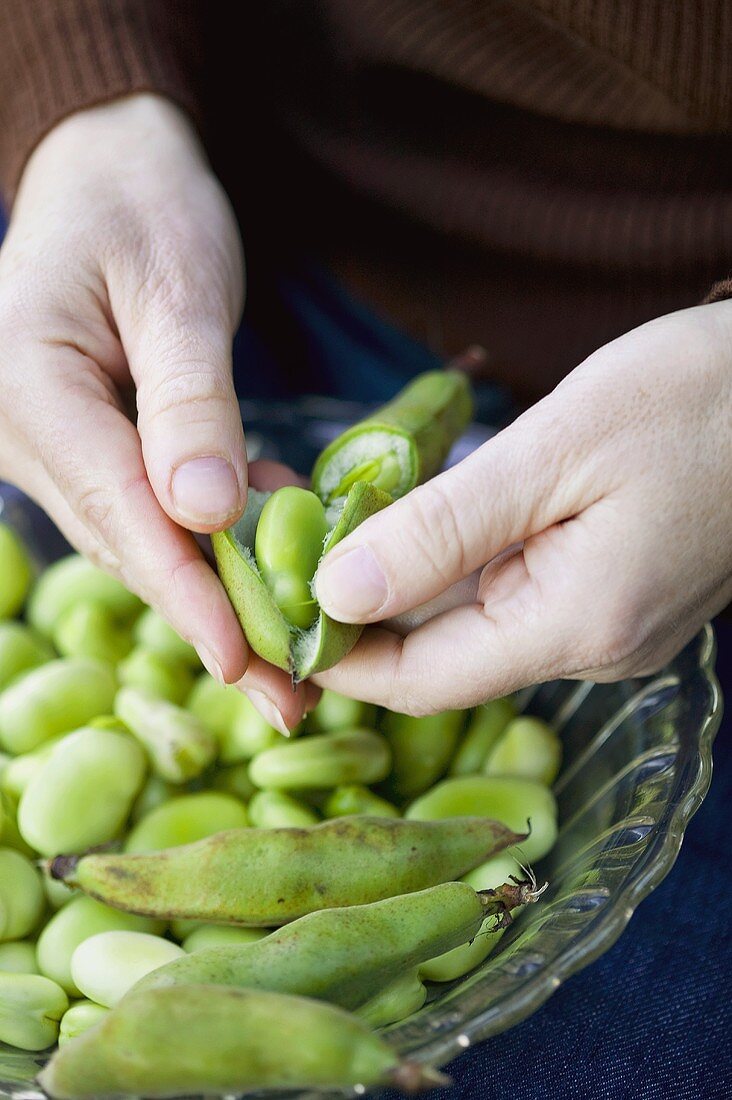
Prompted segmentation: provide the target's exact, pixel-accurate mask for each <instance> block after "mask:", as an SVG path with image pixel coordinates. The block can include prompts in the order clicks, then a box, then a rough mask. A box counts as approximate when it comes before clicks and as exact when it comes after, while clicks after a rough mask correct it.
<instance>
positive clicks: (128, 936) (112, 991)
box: [71, 930, 187, 1008]
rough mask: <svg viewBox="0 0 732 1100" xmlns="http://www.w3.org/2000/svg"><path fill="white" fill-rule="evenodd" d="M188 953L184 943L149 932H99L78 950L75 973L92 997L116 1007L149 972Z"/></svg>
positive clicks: (73, 964)
mask: <svg viewBox="0 0 732 1100" xmlns="http://www.w3.org/2000/svg"><path fill="white" fill-rule="evenodd" d="M186 957H187V956H186V954H185V952H184V951H183V948H182V947H178V945H177V944H176V943H171V941H170V940H165V939H163V938H162V936H152V935H150V933H149V932H126V931H118V930H117V931H112V932H98V933H97V934H96V935H95V936H90V937H89V939H86V940H84V941H83V943H80V944H79V946H78V947H77V948H76V950H75V951H74V954H73V955H72V956H71V976H72V978H73V980H74V985H75V986H76V987H77V988H78V989H80V990H81V992H82V993H83V994H84V996H85V997H88V998H89V1000H90V1001H94V1003H95V1004H98V1005H104V1007H105V1008H114V1006H115V1005H116V1004H119V1002H120V1001H121V1000H122V998H123V997H124V995H125V993H127V992H128V991H129V990H130V989H132V987H133V985H136V984H137V982H139V981H140V979H141V978H144V977H145V975H146V974H150V973H151V972H152V971H153V970H157V969H158V968H159V967H161V966H165V964H166V963H170V962H173V960H174V959H181V958H186Z"/></svg>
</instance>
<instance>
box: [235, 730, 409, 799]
mask: <svg viewBox="0 0 732 1100" xmlns="http://www.w3.org/2000/svg"><path fill="white" fill-rule="evenodd" d="M280 740H281V743H280V744H279V745H277V746H276V747H275V748H273V749H268V750H267V751H266V752H262V753H260V754H259V755H258V756H255V757H254V760H252V763H251V765H250V767H249V776H250V778H251V780H252V782H253V783H254V784H255V785H256V786H257V787H265V788H274V789H276V790H293V789H297V788H300V789H307V788H310V787H314V788H320V787H335V786H337V785H338V784H341V783H376V782H378V780H380V779H383V778H384V777H385V776H386V775H387V774H388V772H389V768H390V766H391V752H390V751H389V745H388V743H387V742H386V741H385V740H384V738H383V737H382V736H381V735H380V734H378V733H374V731H373V730H361V729H355V730H338V732H336V733H319V734H314V735H313V736H312V737H303V738H302V740H300V741H285V740H283V739H280Z"/></svg>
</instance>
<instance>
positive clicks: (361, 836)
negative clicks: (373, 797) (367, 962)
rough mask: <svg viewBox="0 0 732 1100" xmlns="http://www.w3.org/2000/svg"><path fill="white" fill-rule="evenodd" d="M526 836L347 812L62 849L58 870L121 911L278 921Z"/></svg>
mask: <svg viewBox="0 0 732 1100" xmlns="http://www.w3.org/2000/svg"><path fill="white" fill-rule="evenodd" d="M524 836H525V834H517V833H514V832H512V831H511V830H509V829H506V828H505V827H504V826H502V825H500V824H498V823H497V822H495V821H490V820H487V819H486V818H478V817H475V818H465V817H464V818H452V819H450V820H447V821H411V822H408V821H404V820H403V819H401V818H396V819H393V820H392V819H390V818H371V817H346V818H337V819H336V820H333V821H326V822H323V823H322V824H320V825H312V826H309V827H306V828H302V829H235V830H231V831H229V832H225V833H218V834H217V835H216V836H212V837H208V838H206V839H205V840H200V841H198V842H197V843H195V844H188V845H185V846H183V847H180V848H171V849H167V850H166V851H163V852H154V853H150V854H147V855H115V854H112V853H103V852H99V853H91V854H89V855H86V856H61V857H59V858H57V859H54V860H53V861H52V862H51V864H50V870H51V874H52V875H53V876H54V877H55V878H61V879H63V880H64V881H66V882H68V883H69V884H70V885H73V886H78V887H79V888H80V889H81V890H83V891H84V892H85V893H88V894H91V895H92V896H93V897H97V898H99V899H100V900H101V901H104V902H106V903H107V904H109V905H112V906H114V907H115V908H117V909H125V910H128V911H129V912H133V913H141V914H144V915H147V916H155V917H159V918H161V919H170V918H173V917H179V918H186V919H191V920H202V921H207V922H212V923H220V924H251V925H265V926H273V927H274V926H277V925H281V924H285V923H287V922H288V921H291V920H294V919H295V918H296V917H300V916H303V914H305V913H311V912H313V911H314V910H317V909H323V908H332V907H334V906H340V905H358V904H363V903H366V902H370V901H377V900H379V899H381V898H387V897H393V896H394V895H396V894H404V893H410V892H412V891H414V890H422V889H425V888H426V887H428V886H434V885H436V884H437V883H439V882H446V881H448V880H451V879H455V878H458V877H459V876H460V875H463V874H465V873H466V872H467V871H469V870H471V869H472V868H473V867H476V866H477V865H478V864H479V863H482V862H484V861H485V860H486V859H488V858H489V857H490V856H492V855H494V854H495V853H496V852H499V851H502V850H503V849H504V848H506V847H508V846H510V845H512V844H516V843H519V842H520V841H521V840H522V839H523V837H524Z"/></svg>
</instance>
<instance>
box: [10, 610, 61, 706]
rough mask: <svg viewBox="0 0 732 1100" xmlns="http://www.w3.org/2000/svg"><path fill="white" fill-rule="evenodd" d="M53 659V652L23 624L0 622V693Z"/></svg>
mask: <svg viewBox="0 0 732 1100" xmlns="http://www.w3.org/2000/svg"><path fill="white" fill-rule="evenodd" d="M52 657H53V650H52V649H51V647H50V646H49V645H48V644H47V643H46V642H45V641H43V639H42V638H39V637H37V636H36V635H35V634H34V633H33V631H32V630H30V629H29V628H28V627H27V626H24V624H23V623H16V622H0V691H3V689H4V688H6V687H7V686H8V684H11V683H12V682H13V680H15V679H16V678H17V677H19V676H21V675H22V674H23V673H24V672H28V671H29V670H30V669H32V668H37V667H38V666H39V665H43V664H45V663H46V661H50V660H51V658H52Z"/></svg>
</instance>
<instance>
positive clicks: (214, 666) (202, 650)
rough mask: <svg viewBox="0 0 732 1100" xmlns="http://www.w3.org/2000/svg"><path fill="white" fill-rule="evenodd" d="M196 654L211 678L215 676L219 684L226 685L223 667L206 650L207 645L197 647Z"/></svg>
mask: <svg viewBox="0 0 732 1100" xmlns="http://www.w3.org/2000/svg"><path fill="white" fill-rule="evenodd" d="M196 653H197V654H198V656H199V657H200V658H201V664H202V665H203V667H204V668H205V669H206V672H207V673H208V674H209V676H213V678H214V680H216V681H217V682H218V683H219V684H224V682H225V681H224V673H223V670H222V668H221V665H220V664H219V662H218V661H217V660H216V658H215V657H214V655H213V653H211V651H210V650H208V649H207V648H206V646H205V645H199V646H196Z"/></svg>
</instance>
